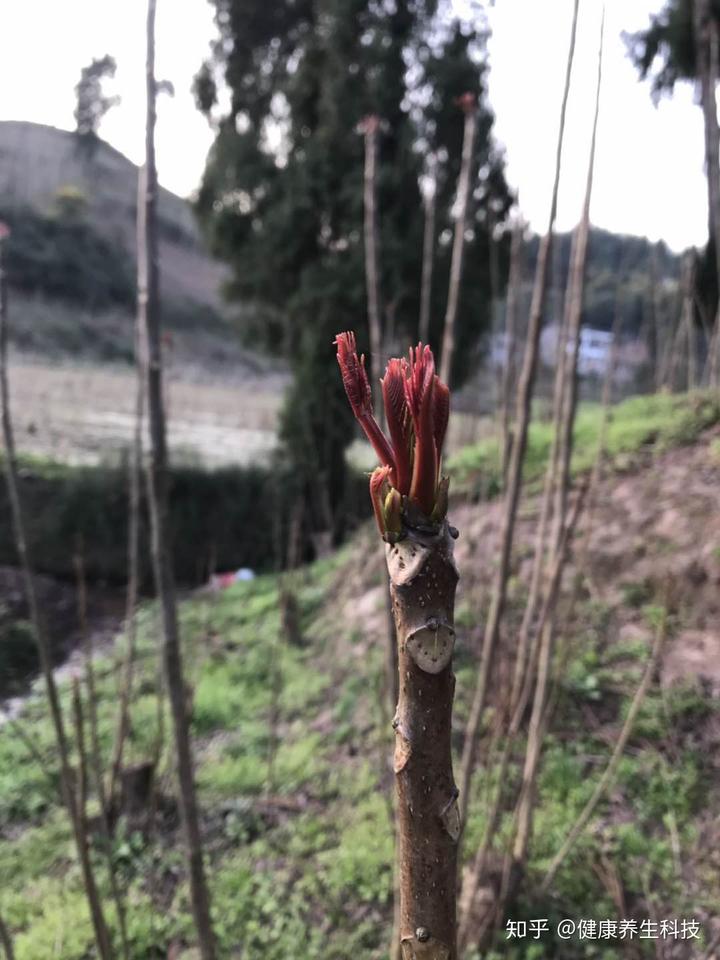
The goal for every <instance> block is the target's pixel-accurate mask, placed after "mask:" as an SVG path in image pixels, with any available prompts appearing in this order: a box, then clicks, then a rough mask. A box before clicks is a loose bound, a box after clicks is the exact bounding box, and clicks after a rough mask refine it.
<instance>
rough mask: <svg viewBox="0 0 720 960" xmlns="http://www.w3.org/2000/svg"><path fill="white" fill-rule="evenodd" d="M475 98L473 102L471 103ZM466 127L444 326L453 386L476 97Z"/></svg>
mask: <svg viewBox="0 0 720 960" xmlns="http://www.w3.org/2000/svg"><path fill="white" fill-rule="evenodd" d="M466 96H468V95H466ZM471 100H472V102H471ZM463 109H464V111H465V128H464V131H463V145H462V161H461V166H460V176H459V178H458V192H457V204H458V214H457V220H456V221H455V236H454V238H453V248H452V257H451V260H450V285H449V287H448V301H447V309H446V311H445V323H444V329H443V341H442V356H441V357H440V379H441V380H444V381H445V383H446V384H447V385H448V386H449V387H452V379H451V372H452V366H453V358H454V356H455V322H456V320H457V312H458V304H459V302H460V286H461V284H462V271H463V260H464V258H465V231H466V230H467V215H468V207H469V205H470V194H471V190H470V178H471V174H472V168H473V148H474V145H475V131H476V129H477V104H476V103H475V98H474V97H472V98H468V99H467V100H465V98H463Z"/></svg>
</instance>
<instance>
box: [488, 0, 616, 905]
mask: <svg viewBox="0 0 720 960" xmlns="http://www.w3.org/2000/svg"><path fill="white" fill-rule="evenodd" d="M604 23H605V14H604V10H603V17H602V21H601V26H600V43H599V53H598V70H597V88H596V96H595V115H594V120H593V131H592V138H591V144H590V161H589V164H588V173H587V182H586V188H585V201H584V205H583V212H582V217H581V220H580V224H579V226H578V230H577V234H576V238H575V240H576V242H575V244H574V250H573V254H574V256H573V262H572V265H571V273H570V276H569V278H568V296H567V298H566V309H567V310H568V332H569V339H570V349H569V350H568V352H567V356H566V357H565V360H564V367H565V390H564V399H563V415H562V419H561V423H560V431H559V445H558V463H557V472H556V477H555V498H554V499H555V502H554V511H553V530H552V533H551V539H550V557H551V558H552V561H553V562H558V560H559V558H560V557H561V556H562V555H563V553H564V550H563V541H564V538H565V529H566V522H567V521H566V515H567V497H568V492H569V477H570V458H571V454H572V439H573V426H574V423H575V410H576V394H577V360H578V353H579V344H580V323H581V317H582V301H583V291H584V279H585V268H586V263H587V246H588V238H589V227H590V200H591V197H592V186H593V174H594V164H595V146H596V138H597V124H598V115H599V110H600V91H601V87H602V62H603V38H604ZM554 634H555V630H554V623H553V618H552V617H551V618H549V620H548V622H547V623H546V624H545V625H544V628H543V630H542V634H541V639H540V649H539V654H538V669H537V677H536V681H535V692H534V697H533V708H532V714H531V718H530V730H529V733H528V742H527V749H526V752H525V764H524V769H523V776H522V788H521V792H520V799H519V801H518V805H517V808H516V816H515V818H514V842H513V844H512V853H511V854H509V855H508V857H506V861H505V868H504V870H503V890H502V895H501V909H502V908H503V906H504V902H506V900H507V898H508V897H512V895H513V893H514V891H515V889H516V888H517V885H518V883H519V882H520V878H521V876H522V872H523V870H524V868H525V860H526V857H527V850H528V845H529V842H530V833H531V829H532V821H533V809H534V795H535V785H536V781H537V775H538V768H539V762H540V755H541V751H542V744H543V739H544V731H545V729H546V727H547V702H548V683H549V679H550V668H551V664H552V658H553V652H554Z"/></svg>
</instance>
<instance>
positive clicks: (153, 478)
mask: <svg viewBox="0 0 720 960" xmlns="http://www.w3.org/2000/svg"><path fill="white" fill-rule="evenodd" d="M155 8H156V2H155V0H148V8H147V10H148V13H147V61H146V94H147V123H146V137H145V197H144V205H145V212H144V230H143V232H142V236H141V238H140V239H141V247H140V251H139V254H138V256H139V260H140V261H141V267H140V271H139V279H140V284H139V290H138V309H139V313H140V317H141V321H142V329H143V331H144V336H145V344H146V351H147V357H146V364H145V376H146V385H147V400H148V420H149V426H150V447H151V454H150V462H149V466H148V472H147V477H148V490H149V497H148V499H149V504H150V520H151V528H152V559H153V572H154V576H155V586H156V589H157V593H158V598H159V604H160V612H161V620H162V634H163V645H162V649H163V663H164V667H165V677H166V681H167V691H168V697H169V700H170V707H171V713H172V720H173V732H174V737H175V758H176V767H177V778H178V785H179V799H180V811H181V815H182V822H183V828H184V834H185V846H186V853H187V868H188V874H189V880H190V902H191V906H192V912H193V918H194V920H195V929H196V932H197V936H198V946H199V948H200V956H201V957H202V960H215V956H216V947H215V936H214V933H213V927H212V919H211V915H210V894H209V891H208V885H207V880H206V877H205V867H204V864H203V849H202V838H201V833H200V816H199V811H198V804H197V796H196V792H195V779H194V774H193V760H192V748H191V744H190V733H189V723H188V714H187V707H186V690H185V680H184V672H183V662H182V651H181V646H180V629H179V624H178V614H177V598H176V593H175V579H174V575H173V565H172V553H171V547H170V531H169V517H168V483H169V465H168V450H167V428H166V420H165V409H164V404H163V376H162V353H161V342H162V338H161V318H160V271H159V253H158V226H157V221H158V218H157V203H158V181H157V169H156V165H155V124H156V95H157V84H156V81H155Z"/></svg>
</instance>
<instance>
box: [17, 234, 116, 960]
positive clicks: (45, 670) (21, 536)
mask: <svg viewBox="0 0 720 960" xmlns="http://www.w3.org/2000/svg"><path fill="white" fill-rule="evenodd" d="M3 244H4V237H3V236H2V234H0V396H1V397H2V431H3V441H4V444H5V456H4V458H3V465H4V468H5V477H6V482H7V491H8V500H9V501H10V514H11V517H12V524H13V534H14V538H15V546H16V549H17V553H18V559H19V561H20V568H21V570H22V577H23V589H24V593H25V600H26V603H27V606H28V614H29V619H30V623H31V624H32V629H33V633H34V635H35V643H36V644H37V649H38V658H39V660H40V670H41V673H42V675H43V680H44V683H45V691H46V696H47V701H48V709H49V712H50V721H51V723H52V726H53V731H54V734H55V743H56V745H57V752H58V760H59V761H60V787H61V791H62V797H63V802H64V804H65V809H66V810H67V812H68V816H69V818H70V824H71V826H72V829H73V835H74V839H75V847H76V850H77V854H78V859H79V861H80V867H81V870H82V875H83V883H84V886H85V894H86V896H87V900H88V906H89V908H90V917H91V920H92V925H93V932H94V936H95V943H96V946H97V949H98V953H99V954H100V957H101V960H113V952H112V947H111V944H110V934H109V933H108V928H107V924H106V922H105V915H104V913H103V909H102V903H101V901H100V896H99V893H98V889H97V885H96V883H95V876H94V874H93V870H92V863H91V862H90V858H89V856H88V855H87V847H86V845H85V843H84V840H83V837H82V834H81V832H80V828H79V823H78V814H77V808H76V804H75V797H74V793H73V787H72V782H73V776H72V770H71V768H70V752H69V748H68V741H67V736H66V733H65V724H64V722H63V716H62V708H61V705H60V698H59V696H58V690H57V686H56V684H55V677H54V675H53V669H52V657H51V655H50V645H49V643H48V639H47V633H46V631H45V624H44V621H43V619H42V615H41V613H40V606H39V604H38V600H37V594H36V592H35V581H34V579H33V572H32V562H31V559H30V552H29V550H28V545H27V540H26V537H25V522H24V517H23V512H22V505H21V503H20V490H19V483H18V466H17V457H16V453H15V437H14V433H13V427H12V417H11V414H10V386H9V382H8V370H7V348H8V305H7V283H6V279H5V272H4V265H3Z"/></svg>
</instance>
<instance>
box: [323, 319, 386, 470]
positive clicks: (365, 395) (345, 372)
mask: <svg viewBox="0 0 720 960" xmlns="http://www.w3.org/2000/svg"><path fill="white" fill-rule="evenodd" d="M334 342H335V344H336V345H337V359H338V363H339V364H340V372H341V374H342V381H343V386H344V387H345V393H346V394H347V398H348V400H349V401H350V406H351V407H352V411H353V413H354V414H355V419H356V420H357V422H358V423H359V424H360V426H361V427H362V428H363V430H364V431H365V436H366V437H367V438H368V440H369V441H370V443H371V444H372V447H373V450H374V451H375V453H376V454H377V456H378V460H379V461H380V463H382V464H383V465H384V466H386V467H390V469H391V470H392V471H393V473H394V471H395V458H394V456H393V449H392V447H391V446H390V442H389V441H388V439H387V437H386V436H385V434H384V433H383V432H382V430H381V429H380V427H379V425H378V422H377V420H376V419H375V417H374V416H373V406H372V391H371V390H370V382H369V380H368V376H367V373H366V372H365V354H363V355H362V356H361V357H360V359H359V360H358V355H357V348H356V346H355V334H354V333H350V332H348V333H339V334H338V335H337V336H336V338H335V341H334Z"/></svg>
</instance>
